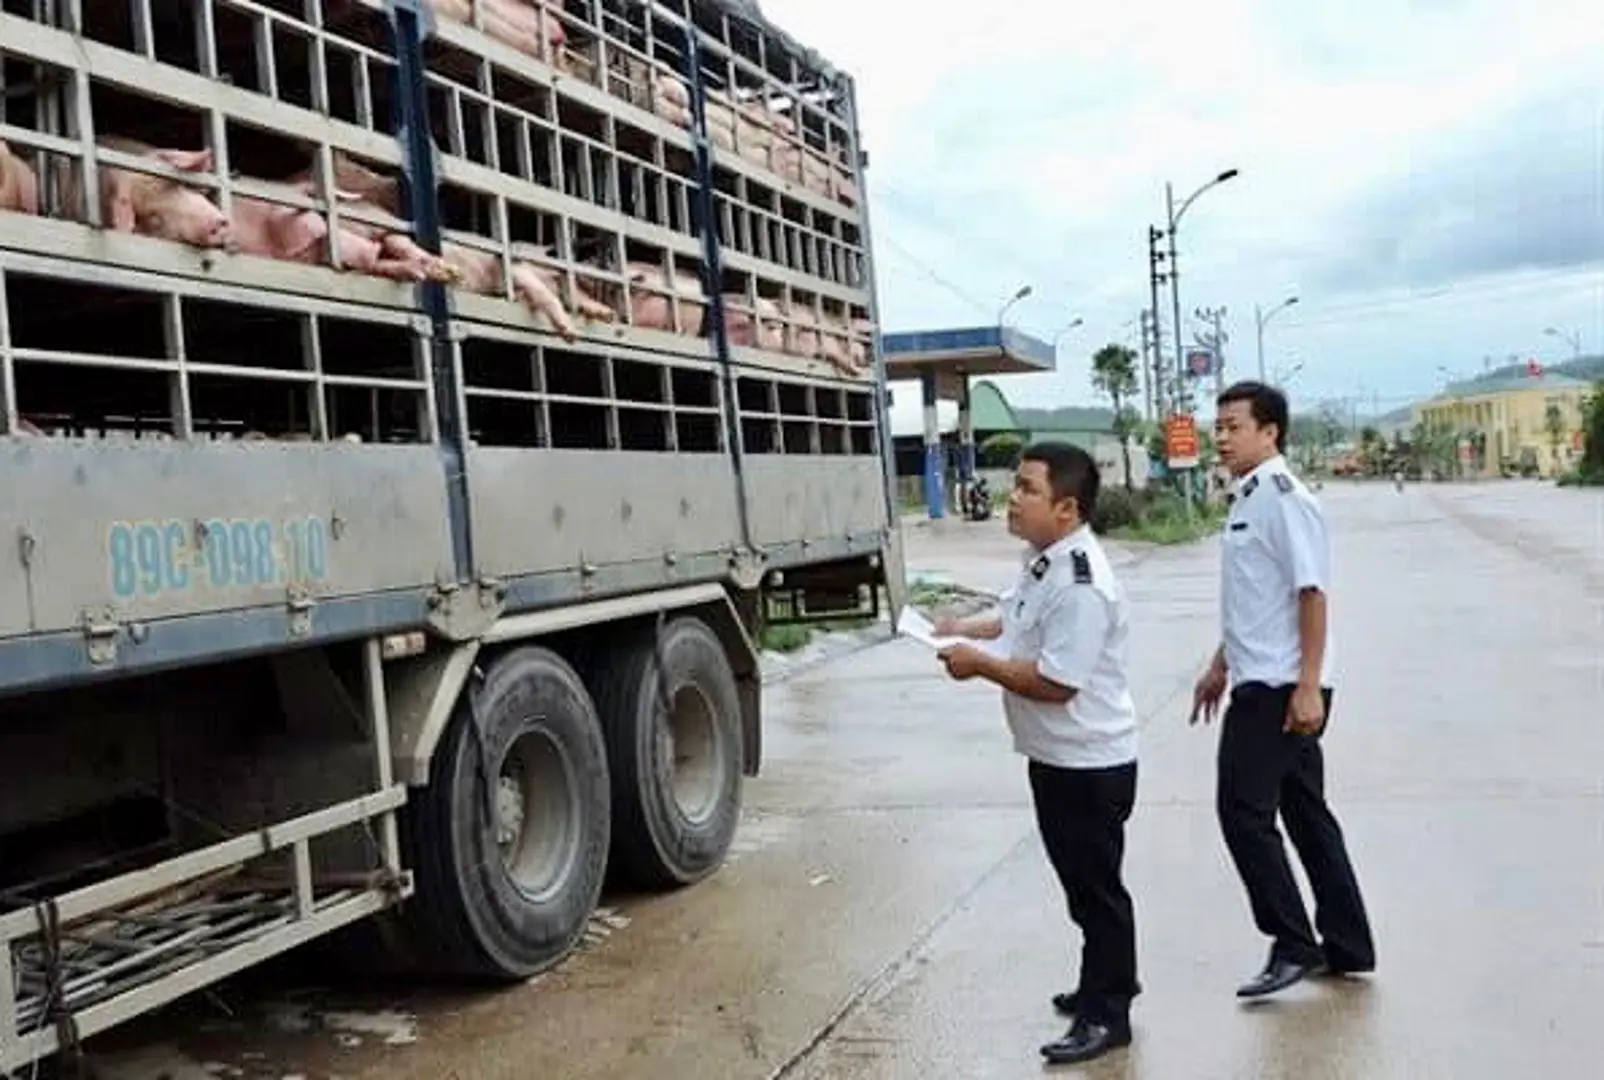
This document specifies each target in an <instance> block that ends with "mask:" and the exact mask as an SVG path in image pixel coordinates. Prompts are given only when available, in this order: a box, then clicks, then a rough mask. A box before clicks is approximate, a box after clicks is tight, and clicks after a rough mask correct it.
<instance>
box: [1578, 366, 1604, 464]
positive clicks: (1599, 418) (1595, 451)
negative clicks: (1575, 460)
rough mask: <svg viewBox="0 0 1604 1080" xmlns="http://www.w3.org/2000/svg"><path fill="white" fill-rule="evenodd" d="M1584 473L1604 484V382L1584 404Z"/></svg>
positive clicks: (1595, 386) (1594, 389)
mask: <svg viewBox="0 0 1604 1080" xmlns="http://www.w3.org/2000/svg"><path fill="white" fill-rule="evenodd" d="M1582 472H1583V473H1584V474H1585V475H1586V476H1588V477H1589V478H1591V479H1592V480H1594V481H1595V482H1599V483H1604V382H1601V383H1596V384H1595V385H1594V387H1593V392H1592V393H1591V394H1589V395H1588V397H1587V400H1586V401H1585V402H1583V403H1582Z"/></svg>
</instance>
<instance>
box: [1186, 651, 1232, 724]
mask: <svg viewBox="0 0 1604 1080" xmlns="http://www.w3.org/2000/svg"><path fill="white" fill-rule="evenodd" d="M1226 678H1227V673H1226V670H1225V668H1224V667H1223V666H1221V665H1220V664H1218V663H1213V664H1210V665H1209V669H1208V670H1207V671H1205V672H1204V673H1203V674H1202V676H1201V677H1199V679H1198V680H1197V685H1196V686H1194V687H1193V688H1192V719H1191V720H1189V721H1188V723H1191V724H1196V723H1197V721H1198V717H1199V716H1200V715H1201V716H1202V718H1203V722H1204V723H1205V724H1208V723H1212V722H1213V720H1214V714H1215V713H1216V712H1218V711H1219V708H1220V699H1221V698H1222V697H1224V696H1225V685H1226Z"/></svg>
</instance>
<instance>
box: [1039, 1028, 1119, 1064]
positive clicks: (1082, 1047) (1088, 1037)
mask: <svg viewBox="0 0 1604 1080" xmlns="http://www.w3.org/2000/svg"><path fill="white" fill-rule="evenodd" d="M1130 1044H1131V1029H1130V1028H1128V1027H1119V1028H1111V1027H1108V1026H1107V1025H1105V1024H1094V1023H1092V1022H1091V1021H1090V1020H1086V1019H1084V1018H1078V1019H1076V1021H1075V1023H1074V1026H1072V1027H1071V1028H1070V1029H1069V1030H1068V1031H1066V1032H1065V1033H1064V1037H1063V1038H1062V1039H1059V1040H1058V1041H1057V1042H1050V1043H1048V1044H1047V1045H1046V1046H1043V1047H1042V1048H1041V1056H1042V1057H1044V1058H1046V1059H1047V1064H1049V1065H1074V1064H1077V1063H1078V1062H1082V1061H1091V1060H1092V1059H1093V1058H1100V1057H1102V1056H1103V1055H1104V1054H1106V1053H1108V1052H1109V1051H1110V1050H1114V1049H1117V1048H1119V1047H1121V1046H1129V1045H1130Z"/></svg>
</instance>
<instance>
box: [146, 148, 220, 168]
mask: <svg viewBox="0 0 1604 1080" xmlns="http://www.w3.org/2000/svg"><path fill="white" fill-rule="evenodd" d="M156 156H157V157H159V158H161V159H162V160H163V161H165V162H166V163H167V164H169V165H171V166H172V167H173V168H175V169H177V170H179V171H180V172H211V171H212V170H213V169H214V168H216V167H217V165H216V162H217V159H216V157H215V156H214V155H213V154H212V152H211V151H210V150H158V151H156Z"/></svg>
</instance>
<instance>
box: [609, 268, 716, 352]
mask: <svg viewBox="0 0 1604 1080" xmlns="http://www.w3.org/2000/svg"><path fill="white" fill-rule="evenodd" d="M626 276H627V277H628V279H629V310H630V318H631V320H632V321H633V322H634V324H635V325H636V326H637V327H639V328H641V329H643V330H666V331H668V332H669V333H680V334H688V335H690V336H692V337H700V336H701V333H702V314H703V311H704V309H705V306H706V305H705V302H704V301H703V299H702V275H701V274H699V273H697V272H696V271H694V270H676V271H675V272H674V283H673V284H672V285H670V284H669V283H668V281H667V279H666V278H665V277H664V276H663V268H662V267H661V266H659V265H657V264H656V263H644V262H632V263H630V264H629V270H628V273H627V275H626ZM670 296H673V297H674V299H673V300H672V301H671V300H670V299H669V298H670ZM676 311H677V313H678V316H679V326H678V328H677V329H676V327H675V325H674V317H675V313H676Z"/></svg>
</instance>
